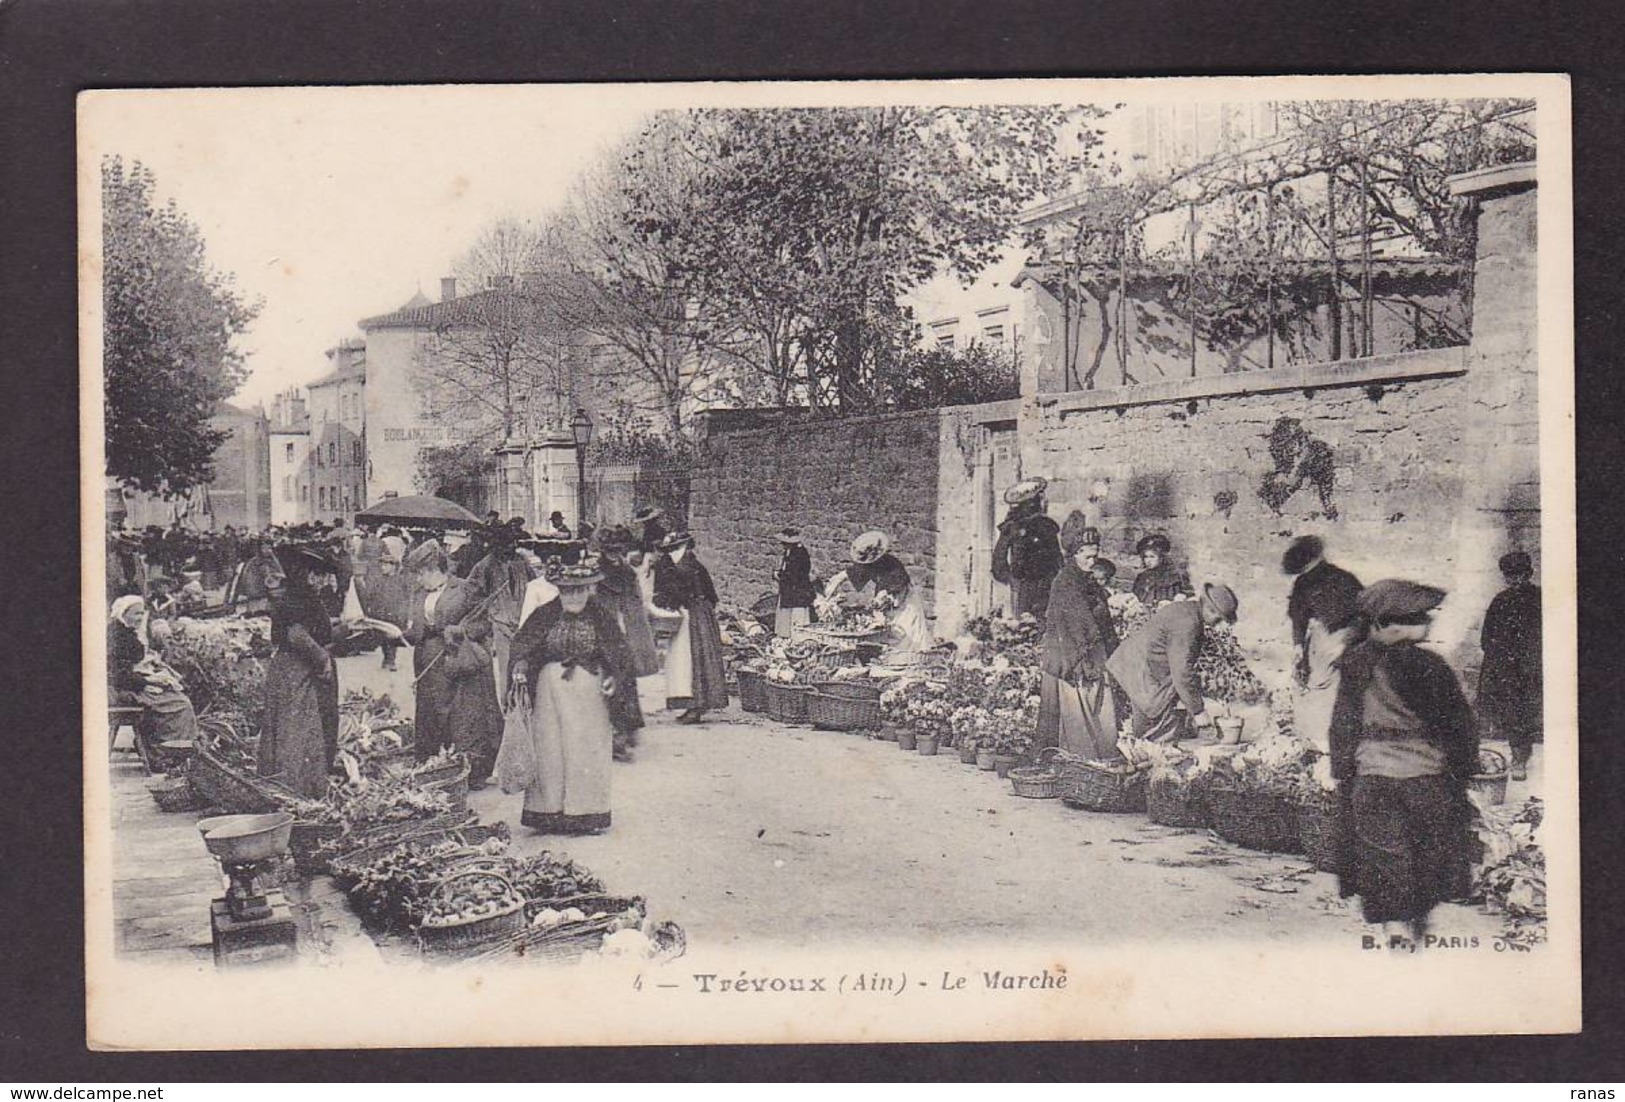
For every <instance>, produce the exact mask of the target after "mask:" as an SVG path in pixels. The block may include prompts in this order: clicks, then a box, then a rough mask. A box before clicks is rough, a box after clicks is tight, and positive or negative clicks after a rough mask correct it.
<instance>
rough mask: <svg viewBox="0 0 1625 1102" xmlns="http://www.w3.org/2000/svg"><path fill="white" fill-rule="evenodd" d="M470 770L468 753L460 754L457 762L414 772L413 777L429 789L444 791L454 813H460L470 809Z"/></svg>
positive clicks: (421, 785) (420, 785)
mask: <svg viewBox="0 0 1625 1102" xmlns="http://www.w3.org/2000/svg"><path fill="white" fill-rule="evenodd" d="M468 771H469V761H468V755H467V754H460V755H458V757H457V760H456V761H455V762H452V763H450V764H449V765H440V766H436V767H435V768H433V769H425V770H424V771H423V772H421V773H414V774H412V779H413V780H414V781H416V782H417V784H418V786H419V787H421V788H423V789H425V790H427V791H430V792H444V793H445V794H446V798H447V799H449V800H450V801H451V810H452V813H453V814H457V815H460V814H462V813H463V812H465V811H467V810H468Z"/></svg>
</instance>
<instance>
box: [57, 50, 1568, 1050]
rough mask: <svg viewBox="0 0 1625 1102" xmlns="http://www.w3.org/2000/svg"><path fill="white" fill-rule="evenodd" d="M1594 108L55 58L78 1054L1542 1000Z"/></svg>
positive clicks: (1552, 945) (1227, 86)
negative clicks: (307, 79)
mask: <svg viewBox="0 0 1625 1102" xmlns="http://www.w3.org/2000/svg"><path fill="white" fill-rule="evenodd" d="M1569 133H1570V125H1569V93H1568V85H1567V81H1566V80H1565V79H1564V78H1562V77H1560V76H1539V75H1511V74H1507V75H1493V74H1487V75H1475V76H1452V77H1427V76H1404V77H1400V76H1394V77H1365V78H1348V79H1343V78H1339V79H1331V78H1316V77H1297V78H1288V77H1281V78H1268V79H1262V78H1247V79H1241V78H1226V79H1205V78H1204V79H1139V80H1090V81H1074V80H1038V81H1027V80H1020V81H1015V80H988V81H943V82H938V81H898V82H840V83H836V82H829V83H817V82H812V83H788V82H787V83H737V84H724V83H717V84H666V85H662V84H625V85H593V86H585V85H530V86H479V87H465V86H445V87H349V88H323V87H310V88H277V89H268V88H267V89H256V88H235V89H162V90H104V91H93V92H86V93H84V94H82V95H81V97H80V103H79V165H80V177H79V179H80V210H81V233H80V258H81V272H82V288H83V295H82V324H83V329H82V333H81V339H82V348H83V363H82V372H83V376H82V381H83V388H82V390H83V403H84V404H83V423H82V429H83V439H84V460H85V462H84V472H85V473H84V483H83V486H82V495H83V516H84V531H83V537H84V541H85V547H86V548H87V550H89V551H90V552H91V553H89V554H87V556H86V559H85V573H84V578H83V598H84V623H83V627H84V638H85V648H86V649H85V653H84V683H85V688H86V694H85V699H86V713H85V723H84V731H85V747H86V755H85V762H86V773H85V841H86V862H85V894H86V900H87V907H86V914H85V923H86V934H87V958H88V959H87V961H86V967H87V998H88V1034H89V1036H88V1042H89V1044H90V1045H91V1046H92V1047H94V1048H100V1049H220V1048H226V1049H231V1048H266V1047H276V1048H288V1047H295V1048H298V1047H392V1048H393V1047H413V1046H448V1045H451V1046H488V1045H583V1044H585V1045H593V1044H701V1043H707V1042H716V1043H723V1042H830V1041H845V1042H864V1041H974V1040H982V1041H993V1040H1052V1039H1053V1040H1062V1039H1120V1038H1220V1037H1294V1036H1337V1035H1413V1034H1424V1035H1426V1034H1483V1033H1559V1032H1571V1031H1575V1030H1577V1029H1578V1028H1579V1026H1580V1009H1579V1008H1580V968H1581V960H1580V924H1579V898H1580V895H1579V877H1580V873H1579V860H1578V804H1577V799H1578V787H1577V775H1578V765H1577V732H1576V676H1575V577H1576V570H1575V540H1574V471H1573V424H1572V419H1573V412H1574V405H1575V396H1574V391H1573V354H1572V337H1571V326H1572V283H1571V253H1572V245H1571V242H1572V226H1571V204H1570V145H1569V141H1570V139H1569Z"/></svg>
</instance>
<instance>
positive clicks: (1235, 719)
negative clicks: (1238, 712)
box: [1213, 716, 1246, 746]
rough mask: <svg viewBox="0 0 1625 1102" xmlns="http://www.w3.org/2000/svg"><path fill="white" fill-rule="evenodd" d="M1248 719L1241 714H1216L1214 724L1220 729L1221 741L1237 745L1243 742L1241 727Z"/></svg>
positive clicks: (1228, 744)
mask: <svg viewBox="0 0 1625 1102" xmlns="http://www.w3.org/2000/svg"><path fill="white" fill-rule="evenodd" d="M1245 723H1246V721H1245V720H1243V719H1242V718H1241V717H1240V716H1214V717H1213V725H1214V726H1215V727H1217V728H1218V730H1219V742H1220V743H1222V744H1224V745H1225V746H1235V745H1237V744H1238V743H1240V742H1241V729H1242V727H1243V726H1244V725H1245Z"/></svg>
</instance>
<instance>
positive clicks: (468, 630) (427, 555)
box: [405, 540, 502, 787]
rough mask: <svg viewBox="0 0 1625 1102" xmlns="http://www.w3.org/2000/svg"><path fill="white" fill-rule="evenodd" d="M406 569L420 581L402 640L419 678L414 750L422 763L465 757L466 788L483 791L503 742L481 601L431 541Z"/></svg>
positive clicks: (410, 557)
mask: <svg viewBox="0 0 1625 1102" xmlns="http://www.w3.org/2000/svg"><path fill="white" fill-rule="evenodd" d="M406 565H407V567H408V568H409V569H410V570H411V571H412V573H413V574H414V575H415V576H416V579H417V589H416V591H415V592H414V594H413V597H412V605H411V610H410V611H411V620H410V622H409V623H408V624H407V626H406V633H405V634H406V641H407V642H408V643H411V644H412V672H413V674H414V675H415V676H416V678H417V681H416V692H417V712H416V723H415V733H414V737H413V746H414V748H415V750H416V753H417V756H418V758H419V760H424V761H426V760H428V759H429V758H432V757H434V755H435V754H437V753H439V752H440V751H441V750H444V749H448V748H455V749H456V750H458V751H460V752H462V753H464V754H466V755H467V756H468V760H469V773H468V783H469V785H470V787H478V786H480V785H483V784H484V783H485V782H486V780H487V779H488V778H489V777H490V776H491V766H492V763H493V762H495V760H496V755H497V747H498V745H500V743H501V741H502V704H501V702H500V701H498V699H497V690H496V680H495V678H494V677H493V676H492V674H491V651H490V649H489V646H488V642H489V639H490V632H491V627H490V621H489V619H487V617H486V616H485V615H484V611H485V608H484V604H483V601H484V599H483V598H481V597H479V596H477V594H476V591H475V588H474V585H473V583H471V582H468V581H466V580H464V579H462V578H456V577H452V576H451V574H450V563H449V561H448V559H447V557H446V553H445V551H444V550H442V549H441V547H440V544H439V543H437V542H436V541H434V540H429V541H428V542H426V543H422V544H419V545H418V546H417V547H415V548H413V550H412V553H411V554H410V555H408V556H407V559H406Z"/></svg>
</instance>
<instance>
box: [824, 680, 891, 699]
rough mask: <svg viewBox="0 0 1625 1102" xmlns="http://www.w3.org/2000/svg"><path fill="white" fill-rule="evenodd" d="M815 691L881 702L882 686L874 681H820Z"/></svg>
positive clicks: (828, 694) (826, 694)
mask: <svg viewBox="0 0 1625 1102" xmlns="http://www.w3.org/2000/svg"><path fill="white" fill-rule="evenodd" d="M812 690H813V692H815V693H823V694H824V695H825V696H838V697H841V698H842V699H844V700H872V701H874V702H875V703H876V704H879V703H880V692H881V689H880V686H879V685H876V684H875V683H874V682H873V681H820V682H818V683H817V684H815V685H814V686H813V687H812Z"/></svg>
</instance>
